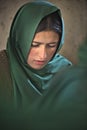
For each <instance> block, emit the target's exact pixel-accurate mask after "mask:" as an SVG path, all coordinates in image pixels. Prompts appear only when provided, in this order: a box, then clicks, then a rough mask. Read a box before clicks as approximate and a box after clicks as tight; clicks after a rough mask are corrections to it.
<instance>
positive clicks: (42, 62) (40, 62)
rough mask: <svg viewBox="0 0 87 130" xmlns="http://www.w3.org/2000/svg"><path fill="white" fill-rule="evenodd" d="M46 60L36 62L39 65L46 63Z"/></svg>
mask: <svg viewBox="0 0 87 130" xmlns="http://www.w3.org/2000/svg"><path fill="white" fill-rule="evenodd" d="M45 62H46V61H41V60H36V61H35V63H36V64H37V65H44V64H45Z"/></svg>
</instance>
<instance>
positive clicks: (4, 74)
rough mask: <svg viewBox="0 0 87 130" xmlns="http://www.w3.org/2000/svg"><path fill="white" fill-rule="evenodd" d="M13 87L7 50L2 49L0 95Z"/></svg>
mask: <svg viewBox="0 0 87 130" xmlns="http://www.w3.org/2000/svg"><path fill="white" fill-rule="evenodd" d="M11 87H12V79H11V73H10V65H9V60H8V56H7V53H6V50H2V51H0V95H1V94H3V93H9V88H11Z"/></svg>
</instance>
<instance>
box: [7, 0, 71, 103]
mask: <svg viewBox="0 0 87 130" xmlns="http://www.w3.org/2000/svg"><path fill="white" fill-rule="evenodd" d="M55 11H57V12H58V14H59V15H60V17H61V21H62V37H61V41H60V45H59V48H58V51H59V50H60V48H61V47H62V45H63V43H64V23H63V18H62V16H61V12H60V9H59V8H58V7H56V6H55V5H54V4H51V3H49V2H46V1H43V2H42V1H41V2H29V3H27V4H25V5H23V6H22V7H20V9H19V10H18V11H17V13H16V15H15V17H14V19H13V22H12V25H11V29H10V33H9V37H8V42H7V48H6V51H7V55H8V58H9V63H10V71H11V77H12V83H13V89H14V99H15V102H16V103H17V104H19V103H23V102H26V103H30V104H31V103H33V102H34V101H35V99H36V98H39V97H40V96H42V95H43V92H44V91H45V90H46V89H47V88H48V87H49V86H50V81H51V80H52V78H53V76H54V74H55V73H56V72H58V70H60V69H61V68H62V67H65V66H68V65H71V62H70V61H68V60H67V59H66V58H64V57H63V56H61V55H59V54H58V51H57V54H55V56H54V57H53V59H52V60H51V61H50V62H49V63H48V64H47V65H46V66H45V67H44V68H43V69H41V70H35V69H33V68H31V67H30V66H29V65H28V64H27V56H28V53H29V50H30V47H31V43H32V40H33V38H34V35H35V31H36V29H37V26H38V24H39V23H40V21H41V20H42V19H43V17H45V16H46V15H48V14H51V13H53V12H55Z"/></svg>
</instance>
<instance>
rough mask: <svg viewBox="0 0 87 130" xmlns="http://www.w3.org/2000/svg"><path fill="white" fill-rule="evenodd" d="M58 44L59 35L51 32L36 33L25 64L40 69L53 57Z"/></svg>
mask: <svg viewBox="0 0 87 130" xmlns="http://www.w3.org/2000/svg"><path fill="white" fill-rule="evenodd" d="M58 42H59V35H58V34H57V33H56V32H53V31H42V32H39V33H36V35H35V37H34V39H33V42H32V44H31V49H30V51H29V54H28V58H27V63H28V64H29V66H31V67H32V68H34V69H37V70H39V69H42V68H43V67H44V66H45V65H46V64H47V63H48V62H49V61H50V60H51V58H52V57H53V55H54V53H55V51H56V49H57V47H58Z"/></svg>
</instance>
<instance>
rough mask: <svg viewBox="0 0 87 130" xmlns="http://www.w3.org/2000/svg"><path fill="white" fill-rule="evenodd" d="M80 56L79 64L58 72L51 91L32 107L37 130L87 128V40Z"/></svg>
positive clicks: (31, 118) (77, 129)
mask: <svg viewBox="0 0 87 130" xmlns="http://www.w3.org/2000/svg"><path fill="white" fill-rule="evenodd" d="M78 58H79V62H78V65H73V66H70V67H69V68H67V69H64V70H61V71H60V72H58V73H57V74H56V76H55V77H54V78H53V80H52V82H51V87H50V88H49V90H48V92H46V94H45V95H44V96H43V97H42V99H39V101H37V102H36V104H34V106H33V107H32V108H31V112H30V113H29V116H31V117H30V119H29V120H30V121H31V123H30V125H31V128H32V129H33V130H34V129H35V128H36V129H42V130H50V129H52V130H53V129H55V130H65V129H66V130H87V40H85V41H83V44H82V46H81V47H80V48H79V50H78ZM37 117H38V119H37ZM39 122H40V124H39ZM33 124H34V126H33Z"/></svg>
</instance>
